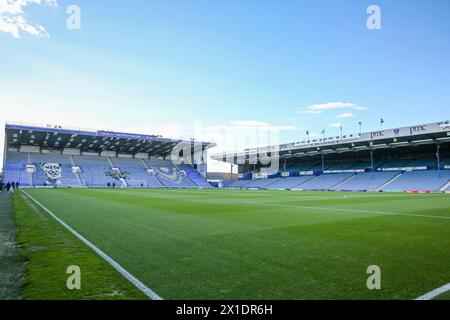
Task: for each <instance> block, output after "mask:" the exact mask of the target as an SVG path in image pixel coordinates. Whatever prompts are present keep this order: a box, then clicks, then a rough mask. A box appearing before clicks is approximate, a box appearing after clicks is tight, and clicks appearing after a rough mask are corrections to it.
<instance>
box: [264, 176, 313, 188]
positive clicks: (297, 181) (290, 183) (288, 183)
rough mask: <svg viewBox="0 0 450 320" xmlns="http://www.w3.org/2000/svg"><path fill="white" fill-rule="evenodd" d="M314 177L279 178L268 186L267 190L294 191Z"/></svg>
mask: <svg viewBox="0 0 450 320" xmlns="http://www.w3.org/2000/svg"><path fill="white" fill-rule="evenodd" d="M314 177H315V176H300V177H287V178H280V179H278V181H276V182H275V183H273V184H271V185H269V186H268V187H267V188H268V189H294V188H296V187H298V186H300V185H302V184H303V183H305V182H307V181H309V180H311V179H313V178H314Z"/></svg>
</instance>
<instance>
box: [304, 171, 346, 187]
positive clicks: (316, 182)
mask: <svg viewBox="0 0 450 320" xmlns="http://www.w3.org/2000/svg"><path fill="white" fill-rule="evenodd" d="M352 175H354V174H353V173H330V174H322V175H320V176H316V177H314V178H313V179H311V180H309V181H307V182H306V183H304V184H302V185H301V186H300V188H301V189H304V190H329V189H331V188H333V187H335V186H337V185H338V184H340V183H342V182H344V181H345V180H346V179H348V178H350V177H351V176H352Z"/></svg>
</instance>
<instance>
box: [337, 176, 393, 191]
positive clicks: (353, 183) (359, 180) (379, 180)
mask: <svg viewBox="0 0 450 320" xmlns="http://www.w3.org/2000/svg"><path fill="white" fill-rule="evenodd" d="M399 173H400V171H390V172H374V173H373V175H372V173H371V172H362V173H358V174H356V175H355V176H353V177H352V178H351V179H349V180H347V181H345V182H344V183H342V184H340V185H338V186H337V187H335V188H334V189H339V190H352V191H363V190H371V191H374V190H377V189H378V188H380V187H381V186H383V185H384V184H386V183H387V182H389V180H391V179H393V178H394V177H395V176H396V175H398V174H399Z"/></svg>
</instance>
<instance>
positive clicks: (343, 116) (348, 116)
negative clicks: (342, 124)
mask: <svg viewBox="0 0 450 320" xmlns="http://www.w3.org/2000/svg"><path fill="white" fill-rule="evenodd" d="M354 116H355V115H354V114H353V113H351V112H345V113H341V114H340V115H337V116H336V118H337V119H346V118H352V117H354Z"/></svg>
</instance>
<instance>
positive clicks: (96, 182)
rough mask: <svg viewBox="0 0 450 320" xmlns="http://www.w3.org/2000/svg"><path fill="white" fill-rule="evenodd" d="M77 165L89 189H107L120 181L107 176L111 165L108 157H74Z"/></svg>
mask: <svg viewBox="0 0 450 320" xmlns="http://www.w3.org/2000/svg"><path fill="white" fill-rule="evenodd" d="M73 158H74V161H75V164H76V165H78V166H79V167H80V168H81V172H80V177H81V179H82V180H83V181H84V184H85V185H86V186H88V187H105V186H106V185H107V184H108V183H110V184H112V183H115V184H118V181H117V180H115V179H114V178H112V177H109V176H107V175H106V172H107V171H108V170H110V169H111V165H110V164H109V162H108V159H107V158H106V157H99V156H73Z"/></svg>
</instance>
